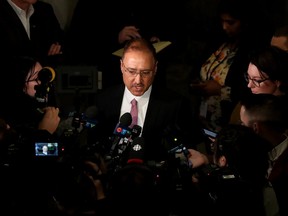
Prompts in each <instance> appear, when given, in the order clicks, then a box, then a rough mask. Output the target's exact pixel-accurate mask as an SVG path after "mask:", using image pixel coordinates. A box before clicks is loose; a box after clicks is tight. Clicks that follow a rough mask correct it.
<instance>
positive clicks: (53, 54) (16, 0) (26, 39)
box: [0, 0, 64, 66]
mask: <svg viewBox="0 0 288 216" xmlns="http://www.w3.org/2000/svg"><path fill="white" fill-rule="evenodd" d="M0 34H1V40H0V44H1V51H2V53H5V55H6V56H7V57H8V58H9V56H13V55H15V56H17V55H27V56H33V57H37V58H38V59H39V60H40V61H41V63H42V64H44V65H45V64H46V65H51V66H52V64H57V63H59V60H61V58H60V56H61V55H59V54H61V53H62V47H61V44H62V43H63V40H64V31H63V30H62V29H61V27H60V24H59V22H58V20H57V17H56V15H55V14H54V11H53V8H52V6H51V5H50V4H48V3H45V2H41V1H37V0H0Z"/></svg>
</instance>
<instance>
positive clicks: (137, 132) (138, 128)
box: [131, 125, 142, 140]
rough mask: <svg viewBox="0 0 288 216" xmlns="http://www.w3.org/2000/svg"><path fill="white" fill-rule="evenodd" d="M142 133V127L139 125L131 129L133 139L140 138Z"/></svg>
mask: <svg viewBox="0 0 288 216" xmlns="http://www.w3.org/2000/svg"><path fill="white" fill-rule="evenodd" d="M141 132H142V127H141V126H139V125H133V127H132V128H131V139H132V140H133V139H135V138H136V137H139V136H140V134H141Z"/></svg>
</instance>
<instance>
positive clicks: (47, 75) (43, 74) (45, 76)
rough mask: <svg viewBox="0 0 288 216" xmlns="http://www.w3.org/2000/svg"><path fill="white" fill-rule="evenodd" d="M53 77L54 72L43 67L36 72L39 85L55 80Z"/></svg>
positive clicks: (49, 68)
mask: <svg viewBox="0 0 288 216" xmlns="http://www.w3.org/2000/svg"><path fill="white" fill-rule="evenodd" d="M55 76H56V73H55V70H54V69H53V68H51V67H43V68H42V69H41V70H40V71H39V72H38V79H39V80H40V81H41V84H42V83H43V84H46V83H49V82H52V81H53V80H54V79H55Z"/></svg>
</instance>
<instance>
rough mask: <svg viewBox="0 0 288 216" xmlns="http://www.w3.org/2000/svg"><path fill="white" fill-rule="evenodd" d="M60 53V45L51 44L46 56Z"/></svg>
mask: <svg viewBox="0 0 288 216" xmlns="http://www.w3.org/2000/svg"><path fill="white" fill-rule="evenodd" d="M60 54H62V51H61V45H60V44H59V43H53V44H51V46H50V49H49V51H48V56H52V55H60Z"/></svg>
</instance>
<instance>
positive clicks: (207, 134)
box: [203, 128, 217, 139]
mask: <svg viewBox="0 0 288 216" xmlns="http://www.w3.org/2000/svg"><path fill="white" fill-rule="evenodd" d="M203 132H204V134H205V135H206V136H208V137H211V138H213V139H215V138H216V137H217V133H216V132H214V131H211V130H208V129H206V128H203Z"/></svg>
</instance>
